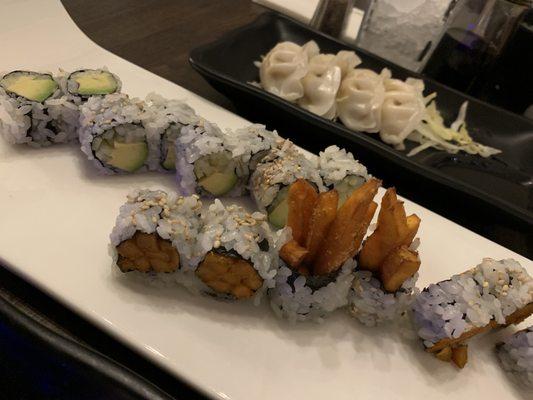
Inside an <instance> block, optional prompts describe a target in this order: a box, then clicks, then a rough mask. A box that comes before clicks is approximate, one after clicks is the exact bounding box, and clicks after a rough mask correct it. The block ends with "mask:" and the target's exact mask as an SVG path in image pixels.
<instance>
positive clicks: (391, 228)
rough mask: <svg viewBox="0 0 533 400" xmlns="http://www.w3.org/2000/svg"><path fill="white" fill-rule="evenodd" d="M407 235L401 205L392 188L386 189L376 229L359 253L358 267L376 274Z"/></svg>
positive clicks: (403, 210) (405, 220)
mask: <svg viewBox="0 0 533 400" xmlns="http://www.w3.org/2000/svg"><path fill="white" fill-rule="evenodd" d="M408 233H409V231H408V227H407V217H406V215H405V209H404V207H403V203H402V202H400V201H398V198H397V197H396V190H395V189H394V188H390V189H387V192H386V193H385V195H384V196H383V199H382V200H381V209H380V210H379V215H378V224H377V228H376V230H375V231H374V233H372V235H370V237H369V238H368V239H367V240H366V242H365V243H364V245H363V248H362V249H361V252H360V253H359V267H360V268H361V269H366V270H370V271H374V272H378V271H379V268H380V266H381V264H382V263H383V261H384V260H385V258H386V257H387V255H388V254H389V253H390V252H391V251H392V250H393V249H394V248H396V247H399V246H400V245H401V244H402V243H403V241H404V240H405V239H406V238H407V235H408Z"/></svg>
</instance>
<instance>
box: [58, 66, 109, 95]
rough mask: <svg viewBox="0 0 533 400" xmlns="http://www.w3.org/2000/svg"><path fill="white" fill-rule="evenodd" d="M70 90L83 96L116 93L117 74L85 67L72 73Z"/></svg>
mask: <svg viewBox="0 0 533 400" xmlns="http://www.w3.org/2000/svg"><path fill="white" fill-rule="evenodd" d="M69 82H75V84H74V85H72V84H70V85H69V89H68V90H69V92H70V93H71V94H77V95H81V96H95V95H106V94H111V93H115V92H116V91H117V89H118V82H117V79H116V78H115V76H114V75H113V74H112V73H111V72H109V71H103V70H93V69H85V70H81V71H76V72H73V73H72V74H70V77H69Z"/></svg>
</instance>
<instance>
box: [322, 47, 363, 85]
mask: <svg viewBox="0 0 533 400" xmlns="http://www.w3.org/2000/svg"><path fill="white" fill-rule="evenodd" d="M328 55H329V56H333V54H328ZM333 57H334V59H333V62H334V63H335V65H337V66H338V67H339V68H340V69H341V75H342V78H343V79H344V77H345V76H346V75H348V73H349V72H350V71H351V70H352V69H354V68H355V67H357V66H358V65H359V64H361V59H360V58H359V57H358V56H357V54H355V52H353V51H348V50H341V51H339V52H338V53H337V54H336V55H335V56H333Z"/></svg>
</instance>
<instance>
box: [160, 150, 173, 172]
mask: <svg viewBox="0 0 533 400" xmlns="http://www.w3.org/2000/svg"><path fill="white" fill-rule="evenodd" d="M161 165H162V166H163V168H165V169H166V170H169V171H170V170H173V169H175V168H176V153H175V152H174V149H172V148H171V149H168V150H167V156H166V157H165V161H163V163H162V164H161Z"/></svg>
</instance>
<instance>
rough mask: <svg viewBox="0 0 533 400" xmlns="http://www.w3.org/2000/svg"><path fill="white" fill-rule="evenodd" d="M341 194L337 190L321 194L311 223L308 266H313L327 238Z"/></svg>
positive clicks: (307, 240)
mask: <svg viewBox="0 0 533 400" xmlns="http://www.w3.org/2000/svg"><path fill="white" fill-rule="evenodd" d="M338 203H339V193H338V192H337V191H336V190H330V191H329V192H324V193H320V194H319V195H318V199H317V200H316V203H315V207H314V209H313V212H312V214H311V220H310V221H309V226H308V229H309V231H308V233H307V239H306V241H305V248H306V249H307V251H308V252H309V253H308V254H307V256H306V257H305V263H306V264H312V262H313V261H314V259H315V258H316V256H317V254H318V252H319V250H320V245H321V243H322V242H323V241H324V239H325V238H326V235H327V233H328V230H329V228H330V226H331V224H332V223H333V220H334V219H335V216H336V215H337V205H338Z"/></svg>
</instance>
